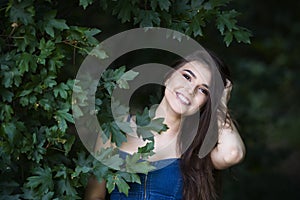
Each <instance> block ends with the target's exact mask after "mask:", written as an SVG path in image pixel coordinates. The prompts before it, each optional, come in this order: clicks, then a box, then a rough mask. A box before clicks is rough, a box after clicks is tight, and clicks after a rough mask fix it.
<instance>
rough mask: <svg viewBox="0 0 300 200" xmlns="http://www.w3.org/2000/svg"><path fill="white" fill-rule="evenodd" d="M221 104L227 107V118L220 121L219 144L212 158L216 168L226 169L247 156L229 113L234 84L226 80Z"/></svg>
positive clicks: (212, 153)
mask: <svg viewBox="0 0 300 200" xmlns="http://www.w3.org/2000/svg"><path fill="white" fill-rule="evenodd" d="M226 82H227V84H226V87H225V89H224V93H223V96H222V98H221V105H222V107H223V108H225V113H226V116H225V120H224V122H220V121H219V135H218V144H217V146H216V147H215V148H214V149H213V151H212V152H211V160H212V163H213V165H214V167H215V168H216V169H225V168H228V167H230V166H232V165H235V164H237V163H239V162H241V161H242V160H243V158H244V157H245V152H246V151H245V146H244V143H243V141H242V139H241V137H240V135H239V133H238V130H237V128H236V127H235V125H234V123H233V122H232V119H231V117H230V115H229V113H228V109H227V103H228V101H229V99H230V93H231V90H232V84H231V82H230V81H229V80H227V81H226Z"/></svg>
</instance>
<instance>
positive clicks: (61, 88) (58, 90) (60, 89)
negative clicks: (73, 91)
mask: <svg viewBox="0 0 300 200" xmlns="http://www.w3.org/2000/svg"><path fill="white" fill-rule="evenodd" d="M69 89H70V88H69V87H68V86H67V85H66V84H65V83H60V84H58V85H57V86H56V87H55V88H54V90H53V92H54V96H55V97H58V95H59V96H60V97H61V98H63V99H67V97H68V92H67V91H68V90H69Z"/></svg>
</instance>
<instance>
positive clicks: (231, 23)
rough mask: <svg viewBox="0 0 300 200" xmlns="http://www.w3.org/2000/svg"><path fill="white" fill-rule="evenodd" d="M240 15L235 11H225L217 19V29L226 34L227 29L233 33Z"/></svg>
mask: <svg viewBox="0 0 300 200" xmlns="http://www.w3.org/2000/svg"><path fill="white" fill-rule="evenodd" d="M238 15H239V13H238V12H236V11H235V10H231V11H223V12H221V13H220V14H219V16H218V18H217V22H216V23H217V28H218V29H219V31H220V32H221V34H222V35H223V34H224V30H225V27H226V28H227V29H228V30H229V31H230V32H231V31H232V30H233V29H235V28H236V23H237V20H236V19H235V18H236V17H237V16H238Z"/></svg>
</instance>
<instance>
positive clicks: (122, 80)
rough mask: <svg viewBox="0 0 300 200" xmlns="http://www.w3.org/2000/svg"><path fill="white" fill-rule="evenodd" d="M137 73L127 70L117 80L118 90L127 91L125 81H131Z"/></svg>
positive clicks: (127, 86) (127, 87)
mask: <svg viewBox="0 0 300 200" xmlns="http://www.w3.org/2000/svg"><path fill="white" fill-rule="evenodd" d="M138 74H139V73H138V72H135V71H133V70H129V71H127V72H126V73H124V74H123V75H122V76H121V78H120V79H118V80H117V84H118V86H119V88H123V89H129V85H128V83H127V81H130V80H133V79H134V78H135V77H136V76H137V75H138Z"/></svg>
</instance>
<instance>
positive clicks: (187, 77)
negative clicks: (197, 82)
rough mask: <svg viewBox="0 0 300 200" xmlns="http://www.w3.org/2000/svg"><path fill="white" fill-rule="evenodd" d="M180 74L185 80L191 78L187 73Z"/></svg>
mask: <svg viewBox="0 0 300 200" xmlns="http://www.w3.org/2000/svg"><path fill="white" fill-rule="evenodd" d="M182 76H183V77H184V78H185V79H186V80H188V81H190V80H191V77H190V76H189V75H187V74H182Z"/></svg>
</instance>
